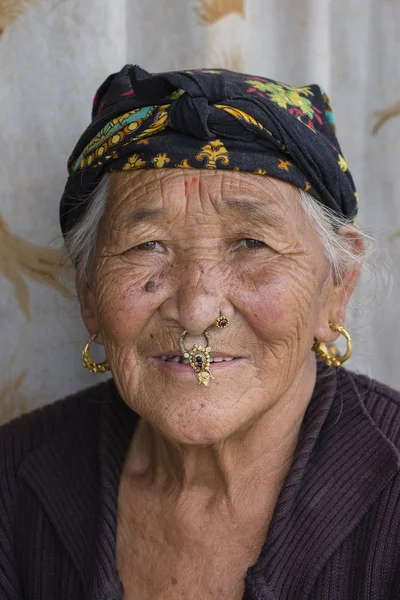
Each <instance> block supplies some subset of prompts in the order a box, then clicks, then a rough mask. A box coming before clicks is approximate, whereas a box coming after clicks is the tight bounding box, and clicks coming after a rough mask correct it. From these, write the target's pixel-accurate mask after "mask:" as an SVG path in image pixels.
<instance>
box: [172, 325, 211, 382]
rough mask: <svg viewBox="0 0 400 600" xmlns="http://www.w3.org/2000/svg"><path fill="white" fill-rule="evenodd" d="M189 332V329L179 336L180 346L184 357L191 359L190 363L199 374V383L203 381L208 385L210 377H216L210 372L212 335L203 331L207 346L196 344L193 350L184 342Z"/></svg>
mask: <svg viewBox="0 0 400 600" xmlns="http://www.w3.org/2000/svg"><path fill="white" fill-rule="evenodd" d="M186 334H187V329H185V331H184V332H183V333H181V335H180V336H179V346H180V348H181V352H182V354H183V357H184V358H187V359H189V364H190V366H191V367H192V369H193V370H194V371H195V373H196V374H197V379H198V381H199V383H203V384H204V385H205V386H207V387H208V384H209V383H210V379H214V377H213V376H212V375H211V373H210V353H211V342H210V336H209V333H208V332H207V331H204V332H203V335H204V337H205V338H206V340H207V346H205V347H203V346H198V345H197V344H195V345H194V346H193V347H192V349H191V350H189V351H187V350H186V348H185V344H184V339H185V336H186Z"/></svg>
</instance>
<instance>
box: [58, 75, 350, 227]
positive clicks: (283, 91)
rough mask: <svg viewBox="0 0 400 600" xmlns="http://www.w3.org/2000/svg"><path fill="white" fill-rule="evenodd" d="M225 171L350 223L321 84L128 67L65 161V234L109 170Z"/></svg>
mask: <svg viewBox="0 0 400 600" xmlns="http://www.w3.org/2000/svg"><path fill="white" fill-rule="evenodd" d="M165 168H168V169H170V168H178V169H193V168H197V169H199V168H200V169H226V170H229V171H246V172H250V173H255V174H257V175H261V176H269V177H276V178H278V179H282V180H284V181H288V182H289V183H292V184H294V185H296V186H297V187H299V188H300V189H302V190H304V191H307V192H308V193H309V194H311V196H313V197H314V198H315V199H316V200H317V201H318V202H320V203H321V204H323V205H324V206H327V207H329V208H331V209H332V210H333V211H335V212H336V213H337V214H338V215H341V216H343V217H346V218H348V219H350V220H352V219H354V218H355V216H356V214H357V193H356V190H355V187H354V183H353V179H352V177H351V174H350V172H349V170H348V167H347V164H346V161H345V160H344V158H343V156H342V153H341V150H340V146H339V143H338V141H337V139H336V136H335V126H334V119H333V113H332V110H331V107H330V104H329V100H328V98H327V96H326V95H325V94H324V92H323V91H322V90H321V88H320V87H319V86H317V85H309V86H306V87H301V88H295V87H291V86H289V85H286V84H284V83H279V82H277V81H273V80H272V79H266V78H264V77H256V76H254V75H245V74H243V73H235V72H233V71H227V70H225V69H195V70H192V71H173V72H166V73H148V72H147V71H145V70H143V69H141V68H140V67H139V66H137V65H126V66H125V67H123V69H122V70H121V71H120V72H119V73H116V74H113V75H110V76H109V77H108V78H107V79H106V81H105V82H104V83H103V84H102V86H101V87H100V89H99V90H98V92H97V94H96V97H95V99H94V103H93V112H92V122H91V124H90V125H89V126H88V128H87V129H86V131H85V132H84V133H83V134H82V136H81V138H80V139H79V141H78V143H77V145H76V146H75V148H74V151H73V153H72V155H71V157H70V159H69V162H68V170H69V178H68V181H67V184H66V187H65V191H64V194H63V196H62V198H61V204H60V221H61V229H62V231H63V233H64V235H65V234H66V233H67V232H68V231H69V230H70V229H71V227H73V225H74V224H75V223H76V222H77V220H78V218H79V217H80V216H81V215H82V213H83V212H84V211H85V210H86V208H87V204H88V195H89V194H90V193H91V192H93V190H94V189H95V187H96V185H97V183H98V182H99V180H100V179H101V177H102V176H103V175H104V173H106V172H109V171H135V170H137V169H165Z"/></svg>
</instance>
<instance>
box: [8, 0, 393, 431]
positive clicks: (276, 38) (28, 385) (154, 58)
mask: <svg viewBox="0 0 400 600" xmlns="http://www.w3.org/2000/svg"><path fill="white" fill-rule="evenodd" d="M1 29H3V33H2V35H1V37H0V124H1V142H2V143H1V150H0V152H1V160H0V368H1V370H0V421H1V422H4V421H7V420H9V419H10V418H11V417H12V416H14V415H16V414H19V413H20V412H21V411H25V410H28V409H30V408H33V407H36V406H39V405H41V404H44V403H47V402H51V401H53V400H55V399H56V398H58V397H61V396H63V395H65V394H67V393H69V392H72V391H74V390H76V389H79V388H82V387H84V386H87V385H90V384H92V383H93V382H95V381H99V379H100V378H99V377H98V376H97V377H96V376H92V375H91V374H90V373H88V372H85V371H84V370H83V369H82V368H81V366H80V351H81V348H82V346H83V343H84V342H85V340H86V332H85V330H84V327H83V325H82V323H81V320H80V317H79V310H78V306H77V303H76V300H75V299H74V298H73V296H71V294H70V292H69V291H68V290H69V289H71V283H70V281H68V277H66V278H65V280H64V283H63V284H60V283H59V282H57V278H56V277H55V263H56V260H57V257H58V251H57V250H56V249H55V248H56V246H57V244H59V243H60V232H59V228H58V201H59V197H60V194H61V191H62V188H63V185H64V183H65V177H66V166H65V165H66V160H67V157H68V155H69V153H70V151H71V150H72V147H73V144H74V143H75V141H76V139H77V136H78V135H79V134H80V133H81V132H82V130H83V129H84V127H85V126H86V125H87V123H88V120H89V116H90V105H91V101H92V97H93V94H94V92H95V90H96V88H97V87H98V85H99V84H100V83H101V82H102V80H103V79H104V78H105V77H106V76H107V75H108V74H109V73H110V72H112V71H114V70H119V68H120V67H121V66H122V65H123V64H124V63H125V62H137V63H139V64H141V65H142V66H143V67H144V68H146V69H147V70H150V71H152V70H164V69H178V68H192V67H201V66H209V67H211V66H224V67H227V68H233V69H237V70H244V71H247V72H251V73H256V74H260V75H265V76H268V77H272V78H276V79H280V80H283V81H287V82H289V83H294V84H308V83H314V82H316V83H320V84H321V85H322V86H323V87H324V88H325V89H326V90H327V91H328V93H329V95H330V97H331V99H332V103H333V107H334V110H335V113H336V117H337V121H338V132H339V139H340V141H341V143H342V147H343V150H344V153H345V155H346V157H347V161H348V163H349V164H350V167H351V169H352V172H353V174H354V177H355V179H356V182H357V183H358V188H359V192H360V203H361V217H360V223H361V224H362V225H364V226H365V227H367V228H368V229H370V230H371V231H372V232H373V233H374V234H375V235H376V237H377V238H378V241H379V245H380V247H381V248H382V250H381V252H380V254H378V256H377V257H376V259H374V265H375V266H376V270H377V272H378V274H379V273H381V270H382V265H383V264H384V263H386V264H387V266H388V269H389V271H391V274H392V276H393V282H392V291H391V294H390V295H389V293H388V286H383V284H379V286H378V288H376V286H375V289H374V287H373V286H372V287H371V286H370V285H362V286H360V288H359V290H358V292H357V294H356V296H355V301H354V302H353V308H352V310H351V312H350V314H349V318H348V328H349V330H350V332H351V333H352V334H353V337H354V358H353V359H352V364H351V366H352V368H354V369H357V370H360V371H363V372H366V373H368V374H371V375H372V376H374V377H376V378H379V379H381V380H383V381H385V382H387V383H389V384H391V385H392V386H394V387H397V388H400V368H399V366H398V363H399V360H398V354H397V347H398V345H399V338H400V327H399V325H398V323H399V316H400V308H399V305H400V269H399V267H400V257H399V249H400V204H399V201H398V198H397V195H398V191H397V190H398V182H399V176H400V173H399V167H398V165H399V164H400V141H399V140H400V117H396V107H394V109H393V111H392V112H393V114H394V116H393V117H392V118H391V119H390V120H389V121H387V122H386V123H385V124H383V125H382V127H381V128H380V129H379V131H378V132H377V134H376V135H375V136H373V135H372V128H373V125H374V122H375V120H374V119H375V117H374V113H375V112H376V111H379V110H382V109H385V108H386V107H390V106H393V105H395V104H396V102H399V101H400V61H399V60H398V57H399V56H400V1H399V0H308V1H307V0H247V1H245V0H202V1H201V0H168V1H167V0H158V1H157V2H143V1H141V2H139V1H138V0H112V1H111V0H86V1H85V2H79V1H78V0H57V1H56V0H37V1H35V0H27V1H25V2H13V1H12V0H6V1H4V0H0V30H1ZM397 111H399V108H397ZM388 114H390V111H389V113H388ZM365 283H366V284H369V282H365Z"/></svg>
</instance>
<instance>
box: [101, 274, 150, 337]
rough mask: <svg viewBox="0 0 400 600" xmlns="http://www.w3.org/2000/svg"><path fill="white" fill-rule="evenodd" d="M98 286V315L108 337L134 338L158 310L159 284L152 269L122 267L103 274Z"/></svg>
mask: <svg viewBox="0 0 400 600" xmlns="http://www.w3.org/2000/svg"><path fill="white" fill-rule="evenodd" d="M99 281H100V284H99V285H98V304H97V308H98V316H99V321H100V323H101V326H102V329H103V330H104V334H105V335H107V334H108V335H109V336H110V337H114V338H118V339H119V340H121V342H123V341H124V339H130V340H132V338H133V339H134V338H135V336H136V335H138V333H139V332H140V331H141V329H142V327H143V324H144V323H145V322H146V321H147V320H148V318H149V317H150V316H151V314H152V313H153V312H154V310H156V305H157V297H158V294H157V293H156V291H157V289H158V290H159V287H160V284H159V283H156V278H155V276H154V274H153V273H152V272H151V270H150V269H135V270H133V269H131V268H129V267H128V266H122V267H119V268H117V269H112V270H111V269H110V271H105V270H104V271H103V273H102V276H101V278H100V280H99Z"/></svg>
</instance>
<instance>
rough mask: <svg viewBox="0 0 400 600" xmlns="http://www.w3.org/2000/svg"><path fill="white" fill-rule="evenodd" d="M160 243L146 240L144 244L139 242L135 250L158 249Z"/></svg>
mask: <svg viewBox="0 0 400 600" xmlns="http://www.w3.org/2000/svg"><path fill="white" fill-rule="evenodd" d="M159 246H160V244H159V243H158V242H154V241H151V242H144V243H143V244H138V245H137V246H135V250H147V251H151V250H158V249H159Z"/></svg>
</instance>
